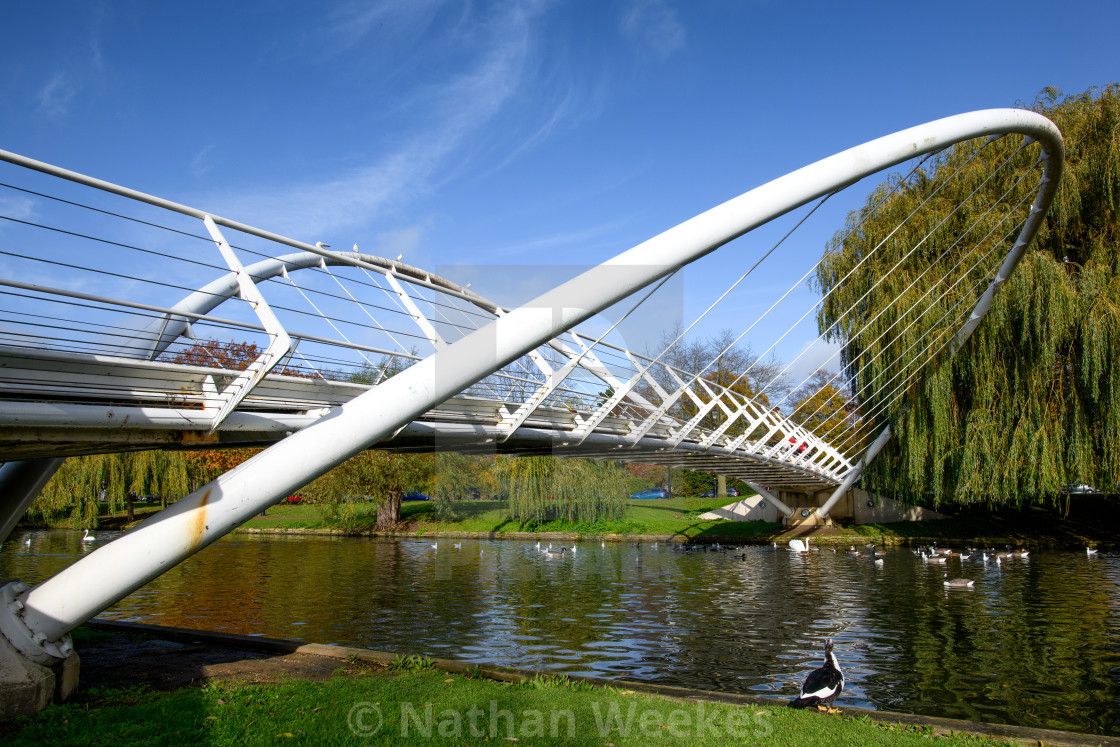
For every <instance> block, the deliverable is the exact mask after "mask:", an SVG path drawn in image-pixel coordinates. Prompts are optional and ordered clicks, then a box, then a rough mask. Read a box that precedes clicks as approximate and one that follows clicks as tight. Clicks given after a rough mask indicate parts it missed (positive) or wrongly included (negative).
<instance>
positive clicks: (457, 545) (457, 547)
mask: <svg viewBox="0 0 1120 747" xmlns="http://www.w3.org/2000/svg"><path fill="white" fill-rule="evenodd" d="M452 547H454V548H455V549H456V550H462V549H463V543H462V542H456V543H455V544H453V545H452Z"/></svg>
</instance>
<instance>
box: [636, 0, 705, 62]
mask: <svg viewBox="0 0 1120 747" xmlns="http://www.w3.org/2000/svg"><path fill="white" fill-rule="evenodd" d="M621 26H622V33H623V34H624V35H625V36H626V37H627V38H629V39H630V40H631V41H632V42H634V43H635V44H637V45H639V46H641V47H642V48H644V49H646V50H648V51H650V52H652V53H653V54H655V55H657V56H658V57H660V58H661V59H667V58H669V57H670V56H671V55H672V54H673V53H674V52H676V51H677V50H679V49H681V48H683V47H684V45H685V40H686V38H687V36H688V35H687V33H686V31H685V28H684V26H683V25H681V22H680V20H678V18H677V12H676V11H675V10H674V9H673V8H670V7H669V5H668V4H667V3H666V2H665V0H632V2H631V3H630V5H629V7H628V8H627V9H626V11H625V12H624V13H623V16H622V24H621Z"/></svg>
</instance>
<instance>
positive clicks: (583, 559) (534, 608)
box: [0, 532, 1120, 734]
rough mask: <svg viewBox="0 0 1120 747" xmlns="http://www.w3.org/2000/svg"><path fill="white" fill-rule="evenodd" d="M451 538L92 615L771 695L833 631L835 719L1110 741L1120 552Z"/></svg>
mask: <svg viewBox="0 0 1120 747" xmlns="http://www.w3.org/2000/svg"><path fill="white" fill-rule="evenodd" d="M80 536H81V535H80V533H74V532H36V533H34V535H33V537H32V541H33V549H34V551H35V552H33V553H32V552H25V549H26V548H24V547H22V535H21V536H19V537H17V538H16V539H14V540H13V541H11V542H9V543H6V544H5V545H4V552H3V553H0V577H4V578H20V579H22V580H24V581H25V582H29V583H37V582H38V581H40V580H43V579H44V578H47V577H49V576H50V575H51V574H53V573H55V572H57V571H58V570H61V569H62V568H63V567H65V566H66V565H68V564H69V563H70V562H72V561H73V560H74V559H75V558H77V557H80V556H81V555H82V554H83V553H84V552H86V551H87V550H88V549H89V548H86V547H83V546H82V545H81V543H80V542H79V541H78V540H79V538H80ZM86 544H87V545H88V544H89V543H86ZM444 544H445V543H443V542H441V543H440V549H438V550H433V549H432V548H431V546H430V545H431V543H430V542H423V541H415V540H401V541H386V540H365V539H335V540H331V541H318V540H316V541H299V540H295V539H293V538H287V537H285V538H270V537H240V536H239V537H238V539H237V540H236V541H229V540H222V541H219V542H217V543H215V544H214V545H212V546H210V547H208V548H206V549H205V550H203V551H202V552H200V553H198V554H197V555H195V556H194V557H193V558H191V559H190V560H188V561H187V562H185V563H183V564H181V565H179V566H177V567H175V568H173V569H171V570H170V571H169V572H167V573H166V574H164V575H162V576H160V577H159V578H157V579H156V580H155V581H153V582H152V583H150V584H149V585H148V586H145V587H144V588H142V589H140V590H138V591H137V592H135V593H133V594H132V595H130V596H128V597H127V598H125V599H123V600H121V601H120V602H119V603H118V604H117V605H115V606H114V607H112V608H111V609H109V610H107V611H106V612H105V613H104V616H106V617H109V618H114V619H128V620H136V621H149V622H156V621H158V622H159V623H160V624H164V625H181V626H185V627H198V628H206V629H211V630H219V629H220V630H228V631H231V632H240V633H246V634H253V635H270V636H277V637H287V636H288V635H290V633H291V632H292V631H291V628H292V627H298V629H299V632H300V634H301V636H302V637H303V639H305V640H317V641H333V642H337V643H340V644H345V645H356V646H362V647H369V648H373V649H379V650H385V651H395V652H403V653H418V654H424V653H435V652H438V653H439V655H440V656H445V657H448V658H460V659H465V660H468V661H474V662H484V661H485V662H492V663H496V664H505V665H510V666H528V667H540V668H543V669H548V670H550V671H559V672H569V673H582V674H591V675H595V676H601V677H626V678H629V679H644V680H649V681H652V682H660V683H665V684H675V685H684V686H689V687H698V688H708V689H718V690H724V691H732V692H753V693H762V694H767V695H772V696H775V697H793V695H795V694H796V691H797V689H798V687H799V685H800V683H801V681H802V679H803V678H804V677H805V675H806V674H807V673H808V672H809V671H811V670H812V669H814V668H816V667H817V666H819V665H820V660H821V655H822V652H821V649H822V645H823V642H824V639H825V638H827V637H832V638H833V639H834V640H835V642H836V656H837V659H838V660H839V663H840V665H841V667H842V668H843V669H844V670H845V675H846V678H847V687H846V690H845V694H844V696H843V702H844V703H845V704H847V705H858V706H864V707H869V708H884V709H890V710H898V711H908V712H913V713H921V714H927V715H939V716H945V717H952V718H979V719H982V720H986V721H994V722H1007V723H1018V724H1023V725H1028V726H1040V727H1049V728H1068V729H1074V730H1082V731H1094V732H1098V733H1113V734H1116V733H1120V702H1118V697H1117V693H1120V615H1118V614H1117V612H1116V610H1117V609H1120V557H1116V556H1107V555H1106V556H1094V557H1092V558H1087V557H1086V556H1085V554H1084V553H1083V552H1082V553H1032V554H1031V556H1030V557H1029V558H1028V559H1014V560H1012V561H1008V562H1006V563H1004V564H1002V565H1001V566H999V567H997V566H995V564H994V563H991V562H989V563H987V564H984V563H983V562H982V561H981V560H979V557H977V559H975V560H969V561H961V560H960V559H958V558H954V559H951V560H950V561H949V562H948V563H947V564H945V565H944V566H941V565H938V566H930V565H928V564H925V563H922V562H921V561H920V560H919V559H918V558H916V557H915V556H914V555H913V554H912V553H911V552H910V551H907V550H892V551H889V552H888V555H887V557H886V558H885V561H884V563H883V564H882V565H881V566H876V565H875V564H873V563H870V562H868V561H867V560H861V559H856V558H853V557H851V556H849V555H847V554H846V553H843V552H841V553H830V552H820V553H812V554H810V555H807V556H801V555H799V554H797V553H791V552H788V551H785V550H777V551H776V550H774V549H772V548H771V547H769V546H765V547H750V548H745V549H743V550H740V551H737V552H736V553H735V554H731V553H723V552H714V551H713V552H692V553H680V552H674V551H673V550H672V549H670V548H666V547H659V548H657V549H654V548H652V546H643V547H642V548H640V549H638V548H635V547H633V545H631V544H617V545H613V546H611V547H608V548H599V547H597V546H594V545H592V546H588V547H581V548H580V553H579V555H578V556H577V558H575V559H565V561H564V562H558V561H557V562H549V561H547V559H544V558H543V557H542V556H541V555H540V553H538V552H537V551H536V549H535V548H534V547H533V544H532V543H524V542H516V541H487V542H479V543H477V544H478V546H479V547H481V548H484V549H485V553H484V554H483V555H481V556H480V555H479V554H478V553H477V549H478V548H476V551H472V552H469V553H468V552H467V551H465V550H464V551H462V552H454V551H452V550H451V549H450V543H447V550H446V551H445V550H444V549H443V546H444ZM473 546H474V545H472V547H473ZM744 554H745V555H746V559H745V560H744V559H742V556H743V555H744ZM945 573H948V574H949V575H950V577H951V578H955V577H958V576H963V577H967V578H973V579H975V580H976V586H975V587H973V588H971V589H946V588H945V587H944V583H943V581H944V574H945ZM294 590H298V592H296V591H294ZM293 620H294V621H295V622H293Z"/></svg>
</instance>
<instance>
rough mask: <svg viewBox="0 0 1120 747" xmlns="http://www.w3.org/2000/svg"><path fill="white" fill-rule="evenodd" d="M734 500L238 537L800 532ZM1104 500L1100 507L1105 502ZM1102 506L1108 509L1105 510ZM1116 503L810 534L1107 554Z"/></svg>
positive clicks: (414, 517) (497, 505)
mask: <svg viewBox="0 0 1120 747" xmlns="http://www.w3.org/2000/svg"><path fill="white" fill-rule="evenodd" d="M734 500H735V499H733V498H697V497H684V498H673V499H670V500H631V501H628V505H627V510H626V514H625V515H624V516H623V518H621V519H618V520H600V521H595V522H576V521H563V520H553V521H549V522H546V523H544V524H536V525H525V524H522V523H520V522H518V521H515V520H513V519H511V518H509V513H508V510H507V507H506V504H505V503H504V502H503V501H462V502H458V503H455V504H453V505H454V511H455V516H454V518H448V517H441V516H439V515H438V514H437V511H436V506H435V505H434V504H433V503H431V502H427V501H409V502H406V503H404V504H402V506H401V523H400V525H399V526H398V527H397V529H396V530H395V531H393V532H388V533H379V532H377V531H376V529H375V524H376V507H375V505H374V504H372V503H356V504H353V506H352V508H353V513H352V514H351V515H350V516H349V517H347V518H345V519H344V520H341V521H337V520H331V519H329V518H327V517H326V516H324V515H323V512H322V511H321V510H320V507H319V506H317V505H315V504H310V503H303V504H299V505H286V504H284V505H278V506H272V507H270V508H269V509H268V511H267V513H266V515H265V516H256V517H254V518H253V519H251V520H249V521H248V522H246V523H245V524H244V525H242V526H241V527H240V528H239V529H238V530H237V531H241V532H264V533H272V532H283V533H292V534H301V533H303V534H332V535H353V536H396V537H407V536H415V537H440V536H447V537H492V538H524V539H534V538H536V539H548V540H554V539H573V540H580V539H598V538H603V539H605V540H608V541H636V540H638V539H650V540H654V539H656V540H662V541H676V542H726V543H736V544H753V543H757V544H769V543H771V542H779V543H785V542H786V541H787V540H789V539H790V538H791V537H794V536H798V535H797V534H796V533H793V532H790V531H787V530H785V529H783V527H782V526H781V525H780V524H778V523H765V522H758V521H754V522H734V521H727V520H723V519H719V520H715V521H710V520H704V519H701V518H700V515H701V514H703V513H705V512H707V511H710V510H712V509H713V508H718V507H720V506H722V505H726V504H727V503H730V502H732V501H734ZM1098 504H1099V505H1098ZM1100 506H1105V507H1106V509H1105V510H1104V511H1103V512H1102V510H1101V509H1100ZM1110 506H1111V503H1110V502H1101V501H1098V502H1097V504H1094V510H1092V511H1088V510H1086V511H1077V510H1075V511H1072V512H1071V514H1070V515H1069V516H1061V515H1059V514H1057V513H1055V512H1054V511H1050V510H1045V509H1024V510H1007V509H1005V510H1001V511H996V512H988V513H983V512H976V513H972V514H963V515H960V516H957V517H954V518H950V519H943V520H936V521H923V522H900V523H894V524H864V525H851V526H843V525H840V526H834V527H829V528H825V529H819V530H816V531H814V532H813V540H814V541H815V542H816V543H817V544H819V545H824V546H828V545H832V546H842V547H847V546H848V545H850V544H866V543H869V542H876V543H879V544H881V545H911V546H913V545H919V544H927V543H930V542H937V543H940V544H942V545H955V546H965V545H972V546H975V547H998V548H1002V547H1003V546H1005V545H1008V544H1010V545H1012V546H1015V547H1029V548H1035V549H1047V548H1051V549H1082V548H1083V547H1085V546H1086V545H1092V546H1094V547H1098V548H1100V549H1102V550H1108V551H1115V550H1120V541H1118V538H1117V535H1116V533H1115V532H1114V531H1112V529H1111V528H1112V527H1114V526H1116V522H1117V521H1120V511H1117V510H1108V508H1109V507H1110ZM156 510H158V509H157V507H155V506H140V507H138V508H137V511H136V520H137V521H140V520H142V519H143V518H145V517H146V516H148V515H150V514H152V513H154V512H155V511H156ZM127 526H129V524H128V522H127V519H126V517H125V516H124V515H123V514H115V515H110V516H103V517H101V519H100V527H101V528H105V529H123V528H126V527H127Z"/></svg>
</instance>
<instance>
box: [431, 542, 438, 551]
mask: <svg viewBox="0 0 1120 747" xmlns="http://www.w3.org/2000/svg"><path fill="white" fill-rule="evenodd" d="M432 549H433V550H438V549H439V543H438V542H433V543H432Z"/></svg>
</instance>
